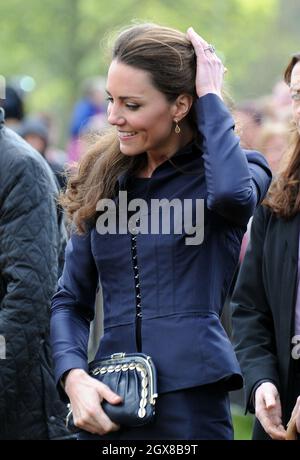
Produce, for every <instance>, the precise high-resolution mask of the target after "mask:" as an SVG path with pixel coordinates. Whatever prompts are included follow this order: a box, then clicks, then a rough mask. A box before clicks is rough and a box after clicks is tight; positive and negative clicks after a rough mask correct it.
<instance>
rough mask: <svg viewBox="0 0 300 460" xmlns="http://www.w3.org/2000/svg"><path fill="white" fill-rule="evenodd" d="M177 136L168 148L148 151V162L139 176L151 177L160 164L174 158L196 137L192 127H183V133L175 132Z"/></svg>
mask: <svg viewBox="0 0 300 460" xmlns="http://www.w3.org/2000/svg"><path fill="white" fill-rule="evenodd" d="M175 136H176V137H175ZM175 136H174V137H173V140H174V142H171V143H170V144H169V145H168V147H167V148H165V149H161V151H155V152H151V151H149V152H147V163H146V165H145V166H144V167H143V168H142V169H141V170H140V171H139V173H138V177H151V176H152V174H153V171H154V170H155V169H156V168H157V167H158V166H160V165H161V164H162V163H164V162H165V161H167V160H168V159H169V158H172V156H173V155H175V153H176V152H178V150H180V149H181V148H183V147H184V146H185V145H187V144H189V143H190V142H191V141H192V140H193V139H194V138H195V134H194V132H193V130H192V129H191V128H190V127H186V129H182V130H181V133H180V134H179V135H178V134H175Z"/></svg>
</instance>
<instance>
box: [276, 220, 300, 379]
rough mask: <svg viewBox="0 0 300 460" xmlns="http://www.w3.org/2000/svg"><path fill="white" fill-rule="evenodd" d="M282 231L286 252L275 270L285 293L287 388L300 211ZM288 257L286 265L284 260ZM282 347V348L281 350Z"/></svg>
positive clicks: (283, 330)
mask: <svg viewBox="0 0 300 460" xmlns="http://www.w3.org/2000/svg"><path fill="white" fill-rule="evenodd" d="M280 227H281V228H280V233H281V234H282V235H285V236H284V250H286V251H287V253H286V254H282V261H278V266H277V267H275V270H278V271H279V274H280V277H282V281H283V282H282V283H281V285H282V288H283V291H284V295H283V296H282V302H283V304H281V305H280V306H279V308H281V309H282V311H284V312H285V313H284V314H285V320H283V321H281V324H280V331H281V333H280V336H281V339H282V343H281V345H280V347H279V350H278V352H279V353H280V354H281V353H282V361H281V362H282V363H283V366H284V368H285V369H284V370H283V385H284V387H285V388H287V385H288V375H289V363H290V359H289V356H290V352H291V337H292V335H293V333H294V332H293V331H294V311H295V303H296V296H297V275H298V246H299V232H300V213H298V214H297V215H296V216H295V217H294V218H293V219H292V220H290V221H289V222H288V223H286V222H284V223H283V222H282V226H280ZM284 259H286V263H284V265H283V266H282V265H280V264H282V263H283V260H284ZM280 349H281V350H280Z"/></svg>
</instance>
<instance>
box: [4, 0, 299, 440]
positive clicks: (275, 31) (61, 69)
mask: <svg viewBox="0 0 300 460" xmlns="http://www.w3.org/2000/svg"><path fill="white" fill-rule="evenodd" d="M0 5H1V28H0V56H1V61H0V63H1V64H0V99H2V100H4V102H3V105H4V106H5V104H6V107H5V109H6V115H7V119H8V120H7V121H8V124H10V126H11V127H12V128H13V129H15V130H16V131H18V132H19V133H20V134H21V135H22V136H23V137H24V138H25V139H26V140H27V141H28V142H30V143H31V144H32V145H34V146H35V148H37V150H39V151H40V153H41V154H43V155H44V156H45V157H46V158H47V159H48V161H49V162H50V163H51V165H52V167H53V169H54V172H56V173H57V174H58V178H61V177H62V176H61V174H60V173H61V170H62V168H64V167H65V165H66V164H68V163H72V162H74V161H77V160H78V159H79V158H80V156H81V155H82V154H83V153H84V141H82V139H84V135H85V134H86V133H89V132H91V131H101V129H103V128H105V126H106V116H105V112H106V100H105V98H106V96H105V92H104V89H105V75H106V71H107V68H108V65H109V62H110V54H109V43H110V42H111V41H112V40H113V38H114V35H115V34H116V33H117V32H118V31H119V30H120V29H121V28H122V27H123V26H125V25H129V24H132V23H133V22H138V21H151V22H157V23H159V24H162V25H167V26H171V27H176V28H178V29H180V30H182V31H185V30H186V29H187V28H188V27H189V26H193V27H194V29H195V30H196V31H197V32H198V33H199V34H200V35H202V36H203V37H204V38H205V39H206V40H207V41H208V42H210V43H213V44H214V46H215V47H216V50H217V54H218V55H219V56H220V57H221V58H222V60H223V62H224V64H225V66H226V67H227V68H228V72H227V74H226V90H227V91H228V92H229V94H230V95H231V97H232V101H233V106H232V111H233V114H234V116H235V118H236V123H237V129H238V132H239V135H240V136H241V141H242V143H243V145H244V146H245V147H248V148H258V149H260V150H261V151H262V152H263V153H264V154H265V155H266V157H267V159H268V160H269V162H270V165H271V167H272V169H273V171H274V172H275V173H276V171H277V169H278V165H279V163H280V161H281V157H282V154H283V152H284V151H285V150H286V148H287V137H288V132H289V128H290V98H289V91H288V88H287V86H286V85H285V84H284V83H283V81H282V74H283V69H284V68H285V66H286V64H287V63H288V61H289V59H290V56H291V55H292V54H293V53H295V52H297V51H298V52H299V51H300V28H299V18H300V1H299V0H264V1H262V0H178V1H174V0H110V1H107V0H26V1H24V0H10V1H9V2H7V1H4V0H0ZM4 87H6V93H5V94H4ZM64 185H65V184H64V182H63V179H61V186H62V187H64ZM245 246H246V244H244V246H243V249H242V253H241V260H242V257H243V251H244V248H245ZM224 324H225V327H226V329H227V330H228V332H229V334H230V319H228V317H225V318H224ZM242 403H243V401H242V396H241V394H239V395H238V396H236V397H233V402H232V408H233V414H234V423H235V429H236V439H249V438H250V431H251V425H252V418H251V417H250V416H247V417H245V416H244V415H243V408H242Z"/></svg>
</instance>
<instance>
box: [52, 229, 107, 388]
mask: <svg viewBox="0 0 300 460" xmlns="http://www.w3.org/2000/svg"><path fill="white" fill-rule="evenodd" d="M97 285H98V271H97V267H96V264H95V261H94V258H93V254H92V251H91V242H90V232H88V233H86V234H85V235H76V234H73V236H72V237H71V238H70V240H69V242H68V244H67V247H66V254H65V266H64V269H63V274H62V276H61V278H60V280H59V282H58V290H57V293H56V294H55V295H54V297H53V299H52V308H51V310H52V313H51V343H52V353H53V359H54V364H55V377H56V381H57V383H58V382H59V379H60V378H61V377H62V375H63V374H64V372H66V371H67V370H70V369H73V368H80V369H84V370H87V369H88V358H87V346H88V337H89V327H90V321H91V320H92V319H93V317H94V306H95V297H96V290H97ZM58 388H60V386H59V385H58ZM60 393H61V392H60ZM61 395H62V393H61Z"/></svg>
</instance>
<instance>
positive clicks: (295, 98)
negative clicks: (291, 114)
mask: <svg viewBox="0 0 300 460" xmlns="http://www.w3.org/2000/svg"><path fill="white" fill-rule="evenodd" d="M291 97H292V99H293V101H300V93H292V94H291Z"/></svg>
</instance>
